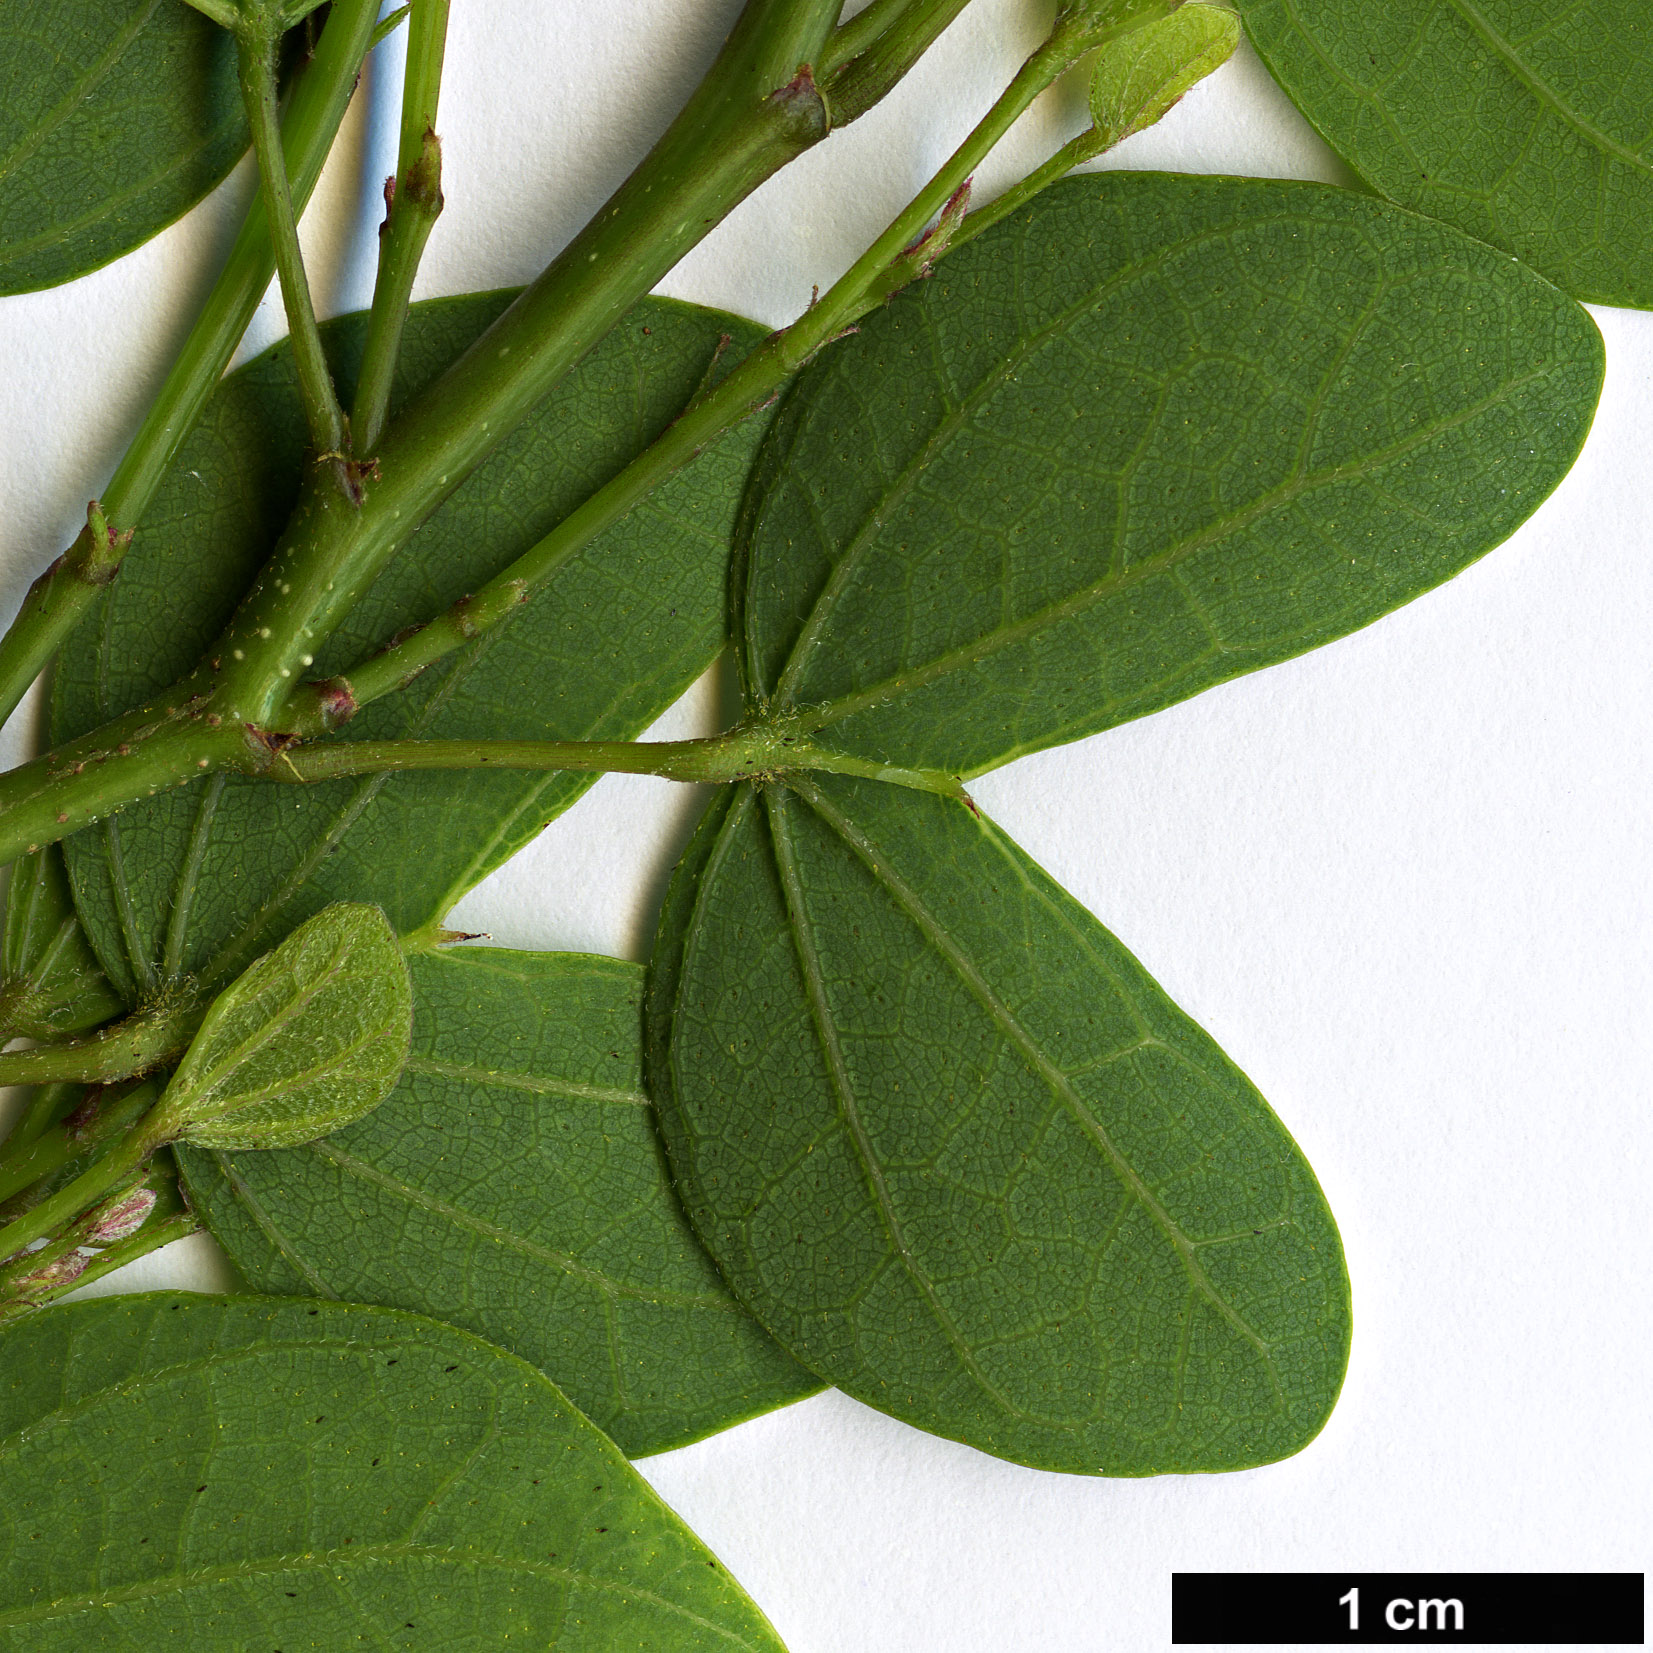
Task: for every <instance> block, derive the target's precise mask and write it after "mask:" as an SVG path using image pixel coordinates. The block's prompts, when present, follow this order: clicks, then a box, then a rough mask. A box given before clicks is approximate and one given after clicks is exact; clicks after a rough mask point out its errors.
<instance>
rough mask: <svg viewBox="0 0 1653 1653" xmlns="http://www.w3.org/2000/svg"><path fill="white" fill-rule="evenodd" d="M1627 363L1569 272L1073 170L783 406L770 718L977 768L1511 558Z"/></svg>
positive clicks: (754, 663) (1369, 207)
mask: <svg viewBox="0 0 1653 1653" xmlns="http://www.w3.org/2000/svg"><path fill="white" fill-rule="evenodd" d="M1601 374H1602V349H1601V340H1600V337H1599V335H1598V334H1597V333H1596V330H1595V328H1594V326H1593V325H1592V323H1591V322H1590V319H1589V318H1588V316H1586V315H1585V313H1584V312H1583V311H1582V310H1580V309H1579V308H1578V306H1577V305H1575V304H1572V303H1570V302H1569V301H1568V300H1567V299H1565V298H1563V297H1562V296H1561V294H1559V293H1558V292H1556V290H1555V289H1554V288H1553V287H1551V286H1549V285H1548V283H1546V282H1543V281H1541V280H1539V278H1538V277H1536V276H1534V275H1533V274H1532V273H1531V272H1530V271H1528V270H1525V269H1523V268H1522V267H1521V266H1520V265H1518V264H1515V263H1513V262H1512V261H1511V260H1510V259H1508V258H1507V257H1504V256H1502V255H1500V254H1498V253H1495V252H1493V251H1492V250H1491V249H1489V248H1487V247H1484V246H1481V245H1479V244H1478V243H1475V242H1472V241H1469V240H1467V239H1466V238H1464V237H1463V236H1461V235H1459V234H1457V233H1456V232H1455V231H1453V230H1450V229H1447V228H1446V227H1445V226H1443V225H1440V224H1435V223H1431V222H1428V221H1427V220H1423V219H1419V218H1416V217H1414V216H1412V215H1411V214H1409V213H1404V212H1401V211H1399V210H1398V209H1396V208H1394V207H1391V206H1387V205H1385V204H1383V203H1381V202H1377V201H1373V200H1371V199H1369V198H1367V197H1364V196H1360V195H1356V194H1354V193H1352V192H1350V191H1347V190H1334V189H1326V188H1323V187H1321V186H1320V185H1314V184H1290V183H1273V182H1254V181H1250V180H1241V179H1231V178H1191V177H1170V176H1163V175H1154V174H1146V173H1112V174H1108V175H1105V176H1102V177H1097V178H1085V179H1079V180H1076V181H1074V182H1071V183H1067V184H1062V185H1057V186H1056V187H1055V188H1053V189H1051V190H1050V191H1048V192H1046V193H1045V194H1044V195H1042V196H1040V197H1039V198H1038V200H1037V201H1035V202H1034V203H1033V204H1032V205H1031V206H1030V207H1029V208H1027V209H1025V210H1024V211H1021V212H1018V213H1016V214H1015V215H1013V216H1011V217H1009V218H1007V219H1006V220H1005V221H1004V222H1003V223H1002V224H1000V225H998V226H996V227H995V228H994V229H992V230H989V231H987V232H986V233H984V234H983V235H982V236H981V237H980V239H979V240H976V241H974V242H971V243H970V244H968V245H966V246H965V247H963V248H962V249H960V250H959V251H958V252H956V253H954V254H952V255H950V256H949V257H948V259H947V260H946V262H945V263H944V264H943V265H942V266H941V267H940V269H939V270H938V271H937V273H936V275H935V277H934V278H933V279H932V280H930V281H928V282H925V283H923V284H922V285H921V286H918V287H915V288H914V289H911V290H910V291H909V292H908V293H907V294H904V295H903V296H902V297H900V298H898V299H896V300H895V301H894V302H893V303H892V304H890V305H889V306H888V307H887V308H885V309H884V310H882V311H879V312H878V313H876V314H875V315H873V316H871V317H869V318H868V319H867V320H866V321H865V322H864V323H863V324H862V330H861V332H860V334H859V336H858V337H856V338H853V339H850V340H847V341H845V343H844V344H843V345H841V346H839V347H838V348H836V349H834V351H833V352H832V353H831V354H829V355H827V356H825V357H823V358H822V359H821V361H820V362H819V363H818V364H817V365H816V366H815V367H814V368H812V369H811V370H810V372H809V373H808V374H807V375H806V376H805V377H803V378H801V379H800V380H799V382H798V384H797V387H796V388H795V389H794V391H793V392H792V394H791V395H790V396H789V398H788V399H787V401H786V403H785V404H784V406H783V409H782V411H781V414H780V416H779V418H778V420H777V422H776V424H775V426H774V428H773V429H772V431H771V433H770V435H769V437H768V438H767V440H766V442H765V445H764V449H763V452H762V454H761V456H760V459H759V463H758V468H757V471H756V473H755V475H754V479H753V489H752V494H751V496H750V500H749V507H748V509H747V510H746V511H745V513H744V514H743V527H742V533H741V539H740V543H739V546H738V547H737V554H738V555H741V556H743V557H744V559H745V563H746V569H745V573H744V575H740V574H737V577H736V590H737V592H740V593H741V594H742V595H743V599H744V602H743V613H742V615H741V617H740V620H739V625H740V636H741V639H742V647H741V651H740V652H741V654H742V656H743V662H742V664H743V675H744V679H745V682H746V685H747V697H748V702H749V704H750V706H751V707H752V709H753V710H754V711H755V712H759V713H762V712H765V711H766V712H767V713H768V714H769V715H770V716H771V717H776V718H786V719H788V720H794V721H795V724H796V727H797V729H798V731H799V733H801V734H803V735H807V736H811V737H812V738H813V740H814V742H815V744H816V745H818V746H824V747H826V748H828V749H830V750H833V751H837V752H841V753H846V754H849V755H851V756H853V757H855V758H857V759H858V760H862V761H871V762H875V763H881V764H889V765H892V766H897V767H903V768H911V769H934V770H941V771H944V772H948V773H953V774H959V775H971V774H979V773H981V772H982V771H984V770H987V769H991V768H993V767H994V766H995V765H997V764H1001V763H1004V762H1005V761H1006V760H1008V759H1010V758H1013V757H1016V756H1017V755H1018V754H1020V753H1023V752H1031V751H1036V750H1038V749H1039V748H1041V747H1045V746H1051V745H1055V744H1057V743H1059V742H1062V741H1068V740H1073V739H1075V738H1077V737H1078V736H1081V735H1088V734H1092V733H1094V732H1096V731H1097V730H1101V729H1106V728H1109V727H1111V726H1112V725H1114V724H1118V723H1123V722H1125V721H1127V720H1128V719H1130V718H1136V717H1141V716H1143V715H1144V714H1145V713H1148V712H1152V711H1157V710H1158V709H1159V708H1160V707H1162V706H1168V705H1170V704H1172V703H1173V702H1174V701H1178V700H1181V699H1184V698H1185V697H1186V696H1188V695H1192V694H1196V693H1198V692H1199V691H1200V690H1201V689H1205V688H1209V687H1210V686H1211V685H1213V684H1215V683H1221V682H1223V681H1225V680H1226V679H1228V678H1231V677H1235V676H1238V675H1239V674H1240V673H1242V672H1247V671H1252V670H1254V669H1256V668H1257V667H1259V666H1266V665H1271V664H1273V663H1274V662H1276V661H1279V660H1284V659H1286V658H1288V657H1289V656H1291V655H1294V654H1300V653H1302V652H1303V651H1304V650H1305V649H1310V648H1314V647H1316V646H1317V645H1318V644H1321V643H1325V642H1329V641H1330V640H1332V639H1333V638H1336V637H1341V636H1343V635H1344V634H1345V633H1347V632H1350V631H1353V630H1354V629H1355V628H1356V627H1358V626H1363V625H1365V624H1367V623H1368V622H1369V621H1371V620H1374V619H1376V618H1377V617H1378V616H1379V615H1381V614H1384V613H1386V612H1387V611H1388V610H1390V609H1392V608H1395V607H1397V606H1398V605H1399V604H1401V603H1404V602H1407V601H1409V600H1410V599H1411V598H1413V597H1416V596H1417V595H1419V594H1420V593H1421V592H1424V591H1427V590H1428V589H1429V588H1430V587H1431V586H1434V585H1437V584H1439V583H1440V582H1441V581H1442V580H1445V579H1447V578H1449V577H1450V576H1451V575H1453V574H1455V573H1457V572H1458V571H1459V570H1460V569H1462V568H1463V567H1464V566H1465V565H1466V564H1468V563H1470V562H1473V561H1474V560H1475V559H1476V558H1477V557H1479V556H1480V555H1482V553H1483V552H1485V551H1487V550H1489V549H1490V548H1491V547H1492V546H1494V545H1496V544H1497V543H1498V542H1499V541H1500V540H1501V539H1503V538H1504V537H1505V536H1506V535H1508V534H1509V533H1510V532H1511V531H1512V530H1513V529H1514V528H1515V527H1516V526H1517V524H1519V523H1520V522H1521V521H1522V520H1523V519H1524V518H1525V517H1526V516H1528V515H1529V514H1530V513H1531V512H1532V511H1533V510H1534V509H1535V508H1536V507H1537V505H1538V504H1539V502H1540V501H1541V500H1542V499H1543V498H1544V497H1545V495H1547V494H1548V493H1549V492H1550V490H1551V489H1552V488H1553V487H1554V486H1555V485H1556V483H1557V482H1559V481H1560V479H1561V477H1562V476H1563V475H1564V474H1565V473H1566V470H1567V467H1568V465H1569V464H1570V463H1571V462H1572V460H1573V458H1574V456H1575V455H1576V454H1577V452H1578V450H1579V447H1580V445H1581V444H1582V442H1583V440H1584V437H1585V434H1586V432H1587V431H1588V429H1589V425H1590V418H1591V414H1592V412H1593V410H1594V407H1595V402H1596V397H1597V395H1598V393H1599V390H1600V386H1601Z"/></svg>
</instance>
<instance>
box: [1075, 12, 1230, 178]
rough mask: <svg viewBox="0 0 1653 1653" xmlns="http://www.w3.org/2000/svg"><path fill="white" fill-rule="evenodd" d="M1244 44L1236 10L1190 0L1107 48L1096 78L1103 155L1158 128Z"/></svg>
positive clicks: (1094, 114)
mask: <svg viewBox="0 0 1653 1653" xmlns="http://www.w3.org/2000/svg"><path fill="white" fill-rule="evenodd" d="M1239 42H1240V20H1239V17H1238V16H1237V15H1236V14H1235V13H1234V12H1232V11H1231V10H1229V8H1228V7H1227V6H1217V5H1207V4H1205V3H1204V0H1190V3H1189V4H1187V5H1184V6H1179V7H1178V8H1177V9H1176V10H1175V11H1174V12H1172V13H1171V15H1170V16H1169V17H1163V18H1160V19H1159V20H1158V21H1156V22H1152V23H1149V24H1148V25H1147V26H1146V27H1145V28H1141V29H1135V30H1133V31H1132V32H1131V33H1130V34H1127V35H1124V36H1122V37H1121V38H1120V39H1118V40H1114V41H1112V42H1110V43H1109V44H1108V45H1107V46H1105V47H1103V49H1102V55H1101V56H1100V57H1099V58H1098V59H1097V63H1096V69H1095V71H1094V73H1093V74H1092V76H1091V119H1092V120H1093V121H1095V123H1096V136H1097V151H1098V153H1100V151H1101V150H1103V149H1111V148H1113V146H1114V145H1115V144H1116V143H1121V142H1123V141H1124V140H1125V139H1126V138H1128V137H1130V136H1131V135H1132V134H1133V133H1135V132H1141V131H1142V130H1143V129H1144V128H1146V127H1150V126H1152V125H1153V124H1154V122H1155V121H1157V120H1159V119H1160V118H1161V117H1162V116H1164V115H1165V114H1166V113H1167V112H1168V111H1169V110H1170V109H1171V107H1172V106H1173V105H1174V104H1176V103H1177V102H1178V101H1179V100H1180V99H1181V98H1182V96H1183V94H1184V93H1185V92H1187V91H1188V90H1189V89H1190V88H1191V87H1193V86H1195V85H1197V84H1198V83H1199V82H1200V81H1202V80H1204V79H1205V77H1206V76H1207V75H1208V74H1210V73H1211V72H1212V70H1214V69H1219V68H1221V67H1222V65H1223V64H1224V63H1226V62H1227V61H1228V59H1229V57H1230V55H1231V54H1232V53H1233V51H1234V48H1235V47H1236V46H1237V45H1238V44H1239Z"/></svg>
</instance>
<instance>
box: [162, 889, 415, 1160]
mask: <svg viewBox="0 0 1653 1653" xmlns="http://www.w3.org/2000/svg"><path fill="white" fill-rule="evenodd" d="M412 1026H413V989H412V986H411V985H410V983H409V981H408V967H407V962H406V960H404V959H403V957H402V950H401V948H400V947H399V946H398V945H397V944H396V937H395V935H394V933H393V932H392V931H391V928H390V925H389V924H388V923H387V922H386V920H385V915H384V914H383V913H382V912H380V911H379V909H378V908H377V907H363V906H352V905H349V904H346V903H343V902H341V903H340V904H339V905H337V906H333V907H328V908H326V909H324V910H323V911H322V912H319V913H317V914H316V916H315V917H314V918H312V919H310V920H309V921H308V923H305V924H301V925H300V926H299V927H298V928H297V929H296V930H294V931H293V933H292V934H291V935H290V936H288V937H287V939H286V940H285V941H283V942H282V944H281V945H280V946H279V947H277V948H276V949H275V950H274V951H273V952H271V953H267V954H266V955H265V956H264V957H263V958H261V959H260V960H259V961H258V962H257V963H256V964H255V965H253V966H252V968H251V969H249V970H248V971H246V972H245V973H244V974H243V975H242V976H240V977H239V978H238V979H237V980H236V981H235V982H233V983H232V984H231V985H230V986H229V987H227V988H226V989H225V990H224V991H223V992H222V993H220V994H219V995H218V997H217V998H216V999H215V1000H214V1001H213V1003H212V1005H211V1007H210V1008H209V1009H208V1011H207V1014H206V1017H205V1019H204V1020H203V1021H202V1023H201V1026H200V1028H199V1030H198V1031H197V1032H196V1035H195V1038H194V1039H193V1040H192V1041H191V1043H190V1047H189V1049H188V1050H187V1051H185V1052H184V1059H183V1061H182V1062H180V1063H179V1064H178V1071H177V1072H176V1073H175V1074H173V1076H172V1082H171V1083H170V1084H169V1085H168V1086H167V1088H166V1092H165V1094H164V1095H163V1096H162V1097H161V1100H160V1102H159V1104H158V1105H157V1107H156V1110H155V1128H156V1131H157V1132H158V1133H160V1134H161V1139H162V1140H164V1141H168V1142H173V1141H182V1142H192V1143H194V1144H195V1145H196V1146H197V1147H201V1148H296V1147H298V1146H299V1145H300V1144H302V1143H306V1142H314V1141H315V1140H316V1139H317V1138H318V1137H322V1136H326V1135H328V1133H329V1132H332V1131H336V1130H339V1129H341V1128H342V1127H344V1126H346V1125H350V1124H353V1123H354V1122H355V1121H356V1120H358V1119H360V1118H362V1117H363V1116H364V1115H365V1114H367V1113H368V1112H370V1111H371V1110H372V1109H374V1108H376V1107H378V1105H379V1104H380V1103H381V1102H382V1101H384V1099H385V1098H386V1097H387V1096H388V1095H389V1094H390V1089H391V1087H392V1086H393V1085H394V1084H395V1083H396V1080H397V1077H398V1076H399V1075H400V1073H401V1071H402V1063H403V1061H404V1060H405V1058H406V1056H407V1052H408V1036H409V1034H410V1032H411V1030H412Z"/></svg>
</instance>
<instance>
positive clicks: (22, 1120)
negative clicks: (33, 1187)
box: [0, 1084, 86, 1197]
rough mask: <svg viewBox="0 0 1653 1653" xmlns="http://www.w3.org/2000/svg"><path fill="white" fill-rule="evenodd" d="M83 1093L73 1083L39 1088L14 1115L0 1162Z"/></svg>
mask: <svg viewBox="0 0 1653 1653" xmlns="http://www.w3.org/2000/svg"><path fill="white" fill-rule="evenodd" d="M85 1090H86V1087H85V1086H84V1085H75V1084H67V1085H41V1086H39V1087H38V1088H37V1089H36V1091H35V1093H34V1095H33V1096H31V1097H30V1098H29V1103H28V1106H27V1107H26V1108H25V1109H24V1110H23V1112H22V1113H21V1114H19V1115H18V1118H17V1123H16V1124H15V1125H13V1126H12V1128H11V1129H10V1130H9V1131H8V1132H7V1133H6V1138H5V1141H4V1142H0V1162H3V1161H5V1160H9V1159H10V1158H11V1157H12V1156H13V1155H15V1154H20V1153H22V1152H23V1150H24V1149H25V1148H29V1147H32V1146H33V1145H34V1143H35V1142H36V1141H37V1140H38V1139H39V1138H40V1136H41V1134H42V1133H43V1132H45V1131H47V1130H49V1129H50V1128H51V1127H52V1126H53V1125H54V1124H56V1123H57V1121H58V1120H59V1119H61V1118H62V1117H63V1115H64V1114H66V1113H68V1112H69V1111H70V1109H72V1108H73V1107H74V1105H75V1103H76V1102H77V1101H79V1099H80V1098H81V1096H82V1095H84V1094H85ZM0 1197H3V1196H0Z"/></svg>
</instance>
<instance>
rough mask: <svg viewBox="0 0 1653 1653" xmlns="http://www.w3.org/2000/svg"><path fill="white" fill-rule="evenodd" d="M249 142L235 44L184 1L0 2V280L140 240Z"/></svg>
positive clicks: (92, 261) (30, 281) (11, 283)
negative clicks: (239, 87) (2, 3)
mask: <svg viewBox="0 0 1653 1653" xmlns="http://www.w3.org/2000/svg"><path fill="white" fill-rule="evenodd" d="M246 142H247V128H246V122H245V120H244V118H243V116H242V113H241V95H240V91H239V89H238V86H237V82H236V74H235V43H234V42H233V41H232V40H231V39H230V37H229V36H228V35H227V34H225V33H224V31H223V30H221V29H219V28H217V27H216V26H215V25H213V24H212V23H209V22H208V21H207V19H206V18H204V17H202V16H201V15H200V14H199V13H197V12H194V11H192V10H190V8H189V7H188V6H185V5H183V4H181V3H180V0H10V3H9V4H6V5H3V6H0V293H22V292H28V291H31V290H32V289H34V288H37V287H52V286H55V285H56V284H57V283H58V282H60V281H68V280H70V279H71V278H72V277H74V276H78V275H84V274H85V273H86V272H87V271H88V270H95V269H96V268H97V267H98V266H99V265H100V264H106V263H108V262H109V260H110V259H112V258H116V257H118V256H119V255H120V254H121V253H124V252H128V251H130V250H131V249H132V248H133V247H135V246H137V245H138V243H139V242H141V241H147V240H148V239H149V237H150V236H152V235H153V234H154V233H155V232H156V231H157V230H159V229H162V228H164V227H165V226H166V225H167V224H169V223H171V222H172V220H173V219H175V218H177V217H179V216H180V215H181V214H183V213H184V212H185V211H186V210H187V209H188V208H190V207H192V206H193V205H194V204H195V203H196V202H197V201H199V200H200V199H201V197H202V196H203V195H205V194H206V193H207V191H208V190H210V189H212V188H213V186H214V185H216V184H217V183H218V182H219V180H220V179H222V178H223V177H224V175H225V174H226V173H227V172H228V171H229V170H230V168H231V167H232V166H233V165H234V164H235V160H236V157H237V156H238V155H240V153H241V151H242V149H243V148H244V147H245V146H246Z"/></svg>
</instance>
